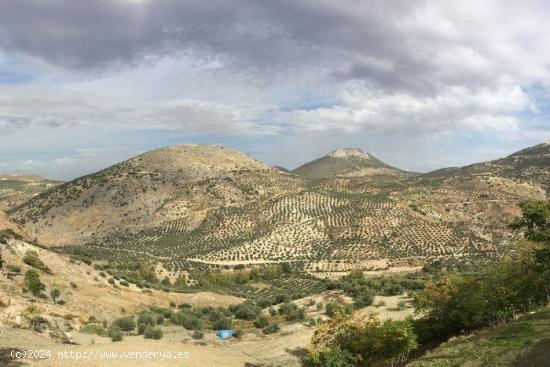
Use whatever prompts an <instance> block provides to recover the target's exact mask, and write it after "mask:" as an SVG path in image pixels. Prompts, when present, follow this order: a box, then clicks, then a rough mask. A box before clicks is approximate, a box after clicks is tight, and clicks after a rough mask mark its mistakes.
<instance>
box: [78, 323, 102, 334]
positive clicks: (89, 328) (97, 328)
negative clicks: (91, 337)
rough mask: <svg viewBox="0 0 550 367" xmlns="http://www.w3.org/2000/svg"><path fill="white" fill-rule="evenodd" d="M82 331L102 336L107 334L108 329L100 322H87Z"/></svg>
mask: <svg viewBox="0 0 550 367" xmlns="http://www.w3.org/2000/svg"><path fill="white" fill-rule="evenodd" d="M80 332H82V333H85V334H96V335H100V336H105V335H107V330H105V329H104V328H103V327H102V326H101V325H98V324H86V325H83V326H82V327H81V328H80Z"/></svg>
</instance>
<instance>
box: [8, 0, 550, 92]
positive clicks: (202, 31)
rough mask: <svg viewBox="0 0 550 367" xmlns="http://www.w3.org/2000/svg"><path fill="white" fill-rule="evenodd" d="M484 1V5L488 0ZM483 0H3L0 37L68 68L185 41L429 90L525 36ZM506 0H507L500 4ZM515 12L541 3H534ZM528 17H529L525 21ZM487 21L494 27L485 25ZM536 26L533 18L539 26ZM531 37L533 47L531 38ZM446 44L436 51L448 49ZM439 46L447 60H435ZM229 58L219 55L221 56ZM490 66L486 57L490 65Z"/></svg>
mask: <svg viewBox="0 0 550 367" xmlns="http://www.w3.org/2000/svg"><path fill="white" fill-rule="evenodd" d="M487 4H492V3H491V2H487ZM485 5H486V4H485V3H484V4H481V5H480V4H479V2H467V1H466V2H464V5H463V6H462V5H461V7H460V8H458V9H455V8H454V7H453V4H452V3H449V4H444V3H442V2H439V1H427V0H421V1H414V2H412V1H405V0H398V1H391V2H389V1H382V0H367V1H352V0H343V1H337V2H336V1H328V0H320V1H319V0H278V1H253V0H231V1H225V0H210V1H203V0H182V1H171V0H154V1H153V0H149V1H139V0H133V1H132V0H94V1H79V0H5V1H2V2H0V47H1V48H2V49H4V50H5V51H7V52H14V51H15V52H20V53H23V54H28V55H32V56H36V57H39V58H41V59H43V60H46V61H47V62H50V63H53V64H56V65H61V66H64V67H68V68H74V69H83V68H84V69H89V68H92V69H97V70H103V69H105V68H109V67H112V66H113V65H120V64H121V63H122V64H126V63H132V62H136V61H140V60H142V58H143V57H144V56H145V55H151V54H153V55H154V54H170V53H173V52H180V51H182V50H192V51H194V52H197V53H202V54H204V55H214V56H220V57H224V60H225V61H226V64H230V65H232V67H233V68H235V69H236V68H240V69H242V68H246V69H248V70H250V71H251V72H257V73H258V74H268V73H272V72H281V71H283V72H285V71H286V72H289V71H290V72H291V71H293V70H294V71H296V72H299V70H303V69H304V68H307V67H308V66H311V65H315V66H319V67H320V69H322V70H324V72H325V73H326V74H327V77H329V78H334V79H336V80H337V81H345V80H350V79H361V80H369V81H370V82H372V83H373V85H374V86H376V88H379V89H385V90H388V91H394V90H411V91H414V92H415V93H432V94H434V93H437V92H438V91H439V88H440V86H442V85H443V86H444V85H448V84H454V85H477V86H487V84H488V83H494V81H495V78H496V77H498V75H499V73H502V72H503V71H504V72H513V69H512V68H513V67H515V66H516V65H513V64H510V65H508V67H509V68H510V69H506V68H504V69H505V70H502V68H503V67H502V66H503V65H500V67H499V68H497V70H492V69H491V68H490V67H485V68H484V67H482V66H480V67H479V68H477V69H476V68H467V67H463V68H460V67H457V66H459V65H457V63H458V64H460V63H461V62H462V63H466V64H467V63H468V62H475V60H476V59H477V60H479V62H487V63H488V64H492V63H494V62H495V61H498V60H499V59H502V57H506V55H499V53H502V50H499V49H498V47H499V46H500V44H501V42H504V43H506V42H511V41H512V42H514V41H517V42H519V43H520V47H518V49H517V51H518V52H521V51H522V47H521V46H524V47H529V46H530V43H533V42H532V41H530V40H525V39H523V40H522V39H521V38H520V37H524V38H525V37H526V35H525V34H517V35H516V34H511V35H510V39H508V38H507V36H508V34H507V33H506V32H504V33H496V34H494V33H492V32H491V27H490V25H489V24H485V23H487V22H488V21H492V22H494V23H495V24H496V27H497V29H498V30H499V32H500V30H501V29H504V28H505V27H506V26H509V27H510V29H511V30H512V31H513V30H514V27H515V25H516V24H514V23H513V22H510V21H509V20H510V19H512V20H513V16H514V11H515V8H514V6H511V8H512V9H510V10H511V11H508V12H506V11H500V10H499V9H498V8H499V6H498V5H499V4H498V3H496V4H492V5H493V7H492V8H490V11H494V14H490V16H481V17H477V18H476V15H477V14H475V12H476V11H477V12H478V13H482V12H483V7H484V6H485ZM503 8H505V9H508V8H507V7H503ZM520 10H521V12H524V13H526V14H527V16H529V15H530V14H531V13H534V14H538V16H541V15H544V14H546V15H548V14H549V7H548V6H546V5H545V4H544V2H536V1H527V2H524V3H522V7H521V9H520ZM533 26H534V27H537V26H538V25H537V24H536V23H533ZM493 28H494V27H493ZM541 31H543V29H541ZM535 45H536V43H535V44H533V46H535ZM450 50H451V51H455V53H454V54H452V53H451V54H446V53H448V52H449V51H450ZM442 56H445V57H447V58H449V59H450V60H449V59H445V58H443V59H442ZM226 66H227V65H226ZM489 66H490V65H489Z"/></svg>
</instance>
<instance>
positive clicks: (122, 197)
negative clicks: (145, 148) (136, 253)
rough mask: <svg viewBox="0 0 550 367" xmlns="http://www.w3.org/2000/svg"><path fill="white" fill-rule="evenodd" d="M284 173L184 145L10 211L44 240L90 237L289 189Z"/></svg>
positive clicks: (237, 155) (196, 215) (228, 153)
mask: <svg viewBox="0 0 550 367" xmlns="http://www.w3.org/2000/svg"><path fill="white" fill-rule="evenodd" d="M281 176H284V177H281ZM286 176H288V175H286V174H283V173H281V172H279V171H278V170H275V169H273V168H271V167H270V166H268V165H266V164H264V163H261V162H258V161H256V160H253V159H252V158H250V157H248V156H246V155H245V154H243V153H241V152H237V151H235V150H231V149H227V148H223V147H218V146H207V145H184V146H177V147H170V148H163V149H158V150H155V151H151V152H147V153H145V154H142V155H140V156H137V157H135V158H132V159H130V160H128V161H125V162H122V163H119V164H116V165H114V166H111V167H109V168H107V169H105V170H103V171H100V172H97V173H94V174H91V175H88V176H84V177H81V178H78V179H76V180H73V181H71V182H67V183H65V184H62V185H60V186H57V187H55V188H53V189H50V190H48V191H46V192H44V193H42V194H40V195H38V196H36V197H34V198H32V199H31V200H29V201H27V202H25V203H24V204H22V205H21V206H19V207H17V208H16V209H14V210H12V211H11V212H10V215H11V216H12V218H14V219H15V220H16V221H18V222H19V223H20V224H21V225H22V226H23V227H24V228H25V229H26V230H27V231H28V233H29V234H30V235H32V236H35V237H37V238H38V239H39V240H40V241H41V242H43V243H44V244H75V243H84V242H88V241H90V240H92V239H97V238H102V237H105V236H107V235H109V234H110V233H112V232H117V233H119V232H132V231H138V230H141V229H144V228H148V227H150V226H154V225H158V224H160V223H163V222H165V221H167V220H171V219H175V218H177V219H185V221H186V222H187V224H186V225H188V226H190V227H192V226H193V225H194V224H196V223H197V222H200V220H202V217H203V216H204V214H205V213H206V211H207V210H209V209H211V208H215V207H219V206H221V205H233V204H235V203H238V202H246V201H247V200H250V199H253V198H256V197H258V196H262V195H271V194H273V193H274V191H275V192H276V193H279V192H281V191H282V192H284V191H285V188H286V187H289V186H292V184H293V182H292V181H293V180H292V179H290V180H289V179H286ZM279 177H281V178H282V180H279V181H280V182H281V183H280V184H277V183H275V182H271V181H273V180H276V179H277V178H279ZM252 181H254V184H253V185H252V184H251V182H252Z"/></svg>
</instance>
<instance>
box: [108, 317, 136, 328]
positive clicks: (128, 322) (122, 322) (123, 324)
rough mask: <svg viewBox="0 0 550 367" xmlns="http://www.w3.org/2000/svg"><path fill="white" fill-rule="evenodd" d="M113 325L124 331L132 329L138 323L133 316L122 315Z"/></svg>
mask: <svg viewBox="0 0 550 367" xmlns="http://www.w3.org/2000/svg"><path fill="white" fill-rule="evenodd" d="M113 325H116V326H118V327H119V328H120V330H122V331H132V330H134V329H135V328H136V323H135V321H134V318H133V317H132V316H125V317H121V318H120V319H117V320H115V321H114V322H113Z"/></svg>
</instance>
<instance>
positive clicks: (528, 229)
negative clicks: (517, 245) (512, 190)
mask: <svg viewBox="0 0 550 367" xmlns="http://www.w3.org/2000/svg"><path fill="white" fill-rule="evenodd" d="M520 208H521V216H520V217H519V218H516V220H514V222H512V223H511V224H510V228H512V229H514V230H517V231H523V233H524V235H525V238H527V239H528V240H531V241H534V242H541V243H545V244H549V243H550V202H544V201H533V202H524V203H521V204H520Z"/></svg>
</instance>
